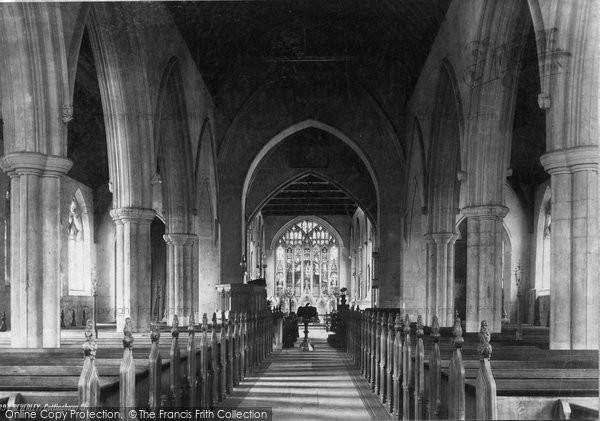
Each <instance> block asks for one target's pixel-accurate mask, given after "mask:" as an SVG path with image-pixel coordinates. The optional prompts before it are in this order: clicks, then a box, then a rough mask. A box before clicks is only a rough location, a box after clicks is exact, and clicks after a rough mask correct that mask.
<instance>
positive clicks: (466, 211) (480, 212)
mask: <svg viewBox="0 0 600 421" xmlns="http://www.w3.org/2000/svg"><path fill="white" fill-rule="evenodd" d="M461 212H462V214H463V215H465V216H466V217H467V218H473V217H475V218H504V217H505V216H506V215H507V214H508V208H507V207H506V206H503V205H480V206H467V207H464V208H462V209H461Z"/></svg>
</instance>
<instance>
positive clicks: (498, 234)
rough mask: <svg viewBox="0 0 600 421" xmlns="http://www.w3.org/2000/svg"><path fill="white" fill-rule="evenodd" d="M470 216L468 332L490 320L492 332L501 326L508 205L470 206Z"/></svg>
mask: <svg viewBox="0 0 600 421" xmlns="http://www.w3.org/2000/svg"><path fill="white" fill-rule="evenodd" d="M462 212H463V214H465V215H466V216H467V224H468V225H467V230H468V235H467V288H466V289H467V291H466V295H467V322H466V328H467V332H477V331H479V324H480V322H481V321H482V320H487V322H488V326H489V328H490V330H491V331H492V332H500V330H501V329H502V324H501V321H502V275H503V273H502V272H503V267H502V239H503V230H504V227H503V220H504V217H505V216H506V214H507V213H508V208H506V207H505V206H500V205H489V206H469V207H466V208H464V209H463V210H462Z"/></svg>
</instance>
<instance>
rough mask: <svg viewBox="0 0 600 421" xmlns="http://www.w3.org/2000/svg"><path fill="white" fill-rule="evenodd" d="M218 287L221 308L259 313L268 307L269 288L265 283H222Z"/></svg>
mask: <svg viewBox="0 0 600 421" xmlns="http://www.w3.org/2000/svg"><path fill="white" fill-rule="evenodd" d="M216 288H217V296H218V297H219V298H220V306H221V308H220V310H223V311H251V312H253V313H258V312H261V311H263V310H266V308H267V288H266V286H264V285H256V284H220V285H217V287H216Z"/></svg>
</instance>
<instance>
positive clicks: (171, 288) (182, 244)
mask: <svg viewBox="0 0 600 421" xmlns="http://www.w3.org/2000/svg"><path fill="white" fill-rule="evenodd" d="M164 239H165V241H166V242H167V291H166V294H167V301H166V302H167V323H169V324H171V322H172V320H173V315H175V314H177V316H178V317H179V320H180V321H181V320H183V322H182V323H183V324H187V320H188V319H187V318H188V316H189V314H190V311H191V310H192V308H194V309H197V307H198V305H194V304H195V302H194V300H196V301H197V300H198V297H194V294H193V289H192V288H193V281H192V280H193V279H194V278H193V267H194V266H193V259H192V256H193V250H194V248H193V245H194V242H195V241H196V236H195V235H192V234H166V235H165V236H164Z"/></svg>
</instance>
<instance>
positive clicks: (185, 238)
mask: <svg viewBox="0 0 600 421" xmlns="http://www.w3.org/2000/svg"><path fill="white" fill-rule="evenodd" d="M163 238H164V240H165V242H166V243H167V244H173V245H175V246H191V245H192V244H194V242H195V241H196V238H197V236H196V235H194V234H182V233H169V234H165V235H163Z"/></svg>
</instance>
